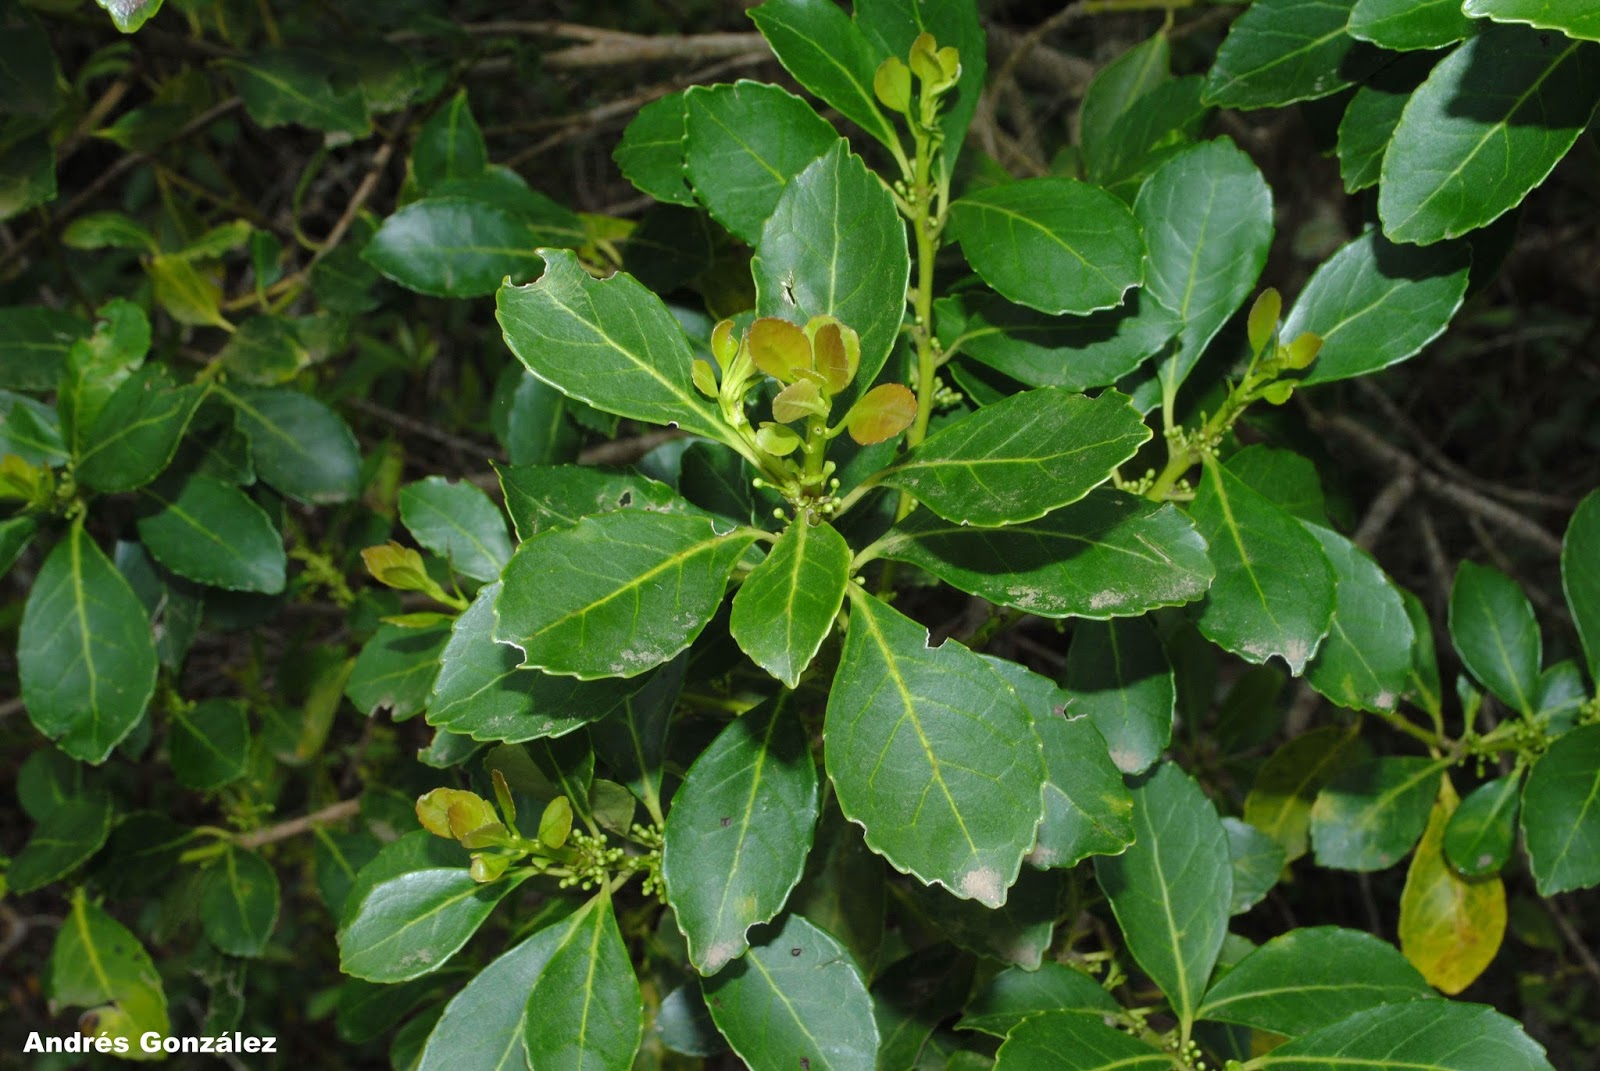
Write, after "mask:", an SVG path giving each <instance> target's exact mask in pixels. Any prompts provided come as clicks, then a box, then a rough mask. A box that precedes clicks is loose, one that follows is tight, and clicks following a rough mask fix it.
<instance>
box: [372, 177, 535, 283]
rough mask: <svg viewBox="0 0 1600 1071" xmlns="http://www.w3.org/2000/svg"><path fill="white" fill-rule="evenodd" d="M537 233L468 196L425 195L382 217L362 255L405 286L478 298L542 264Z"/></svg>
mask: <svg viewBox="0 0 1600 1071" xmlns="http://www.w3.org/2000/svg"><path fill="white" fill-rule="evenodd" d="M540 244H542V242H541V240H540V236H539V235H538V233H537V232H535V230H534V228H533V227H531V226H529V225H528V224H527V223H526V222H524V221H523V220H522V219H519V218H518V217H517V216H516V215H515V214H514V213H512V212H509V211H507V210H506V209H504V208H501V207H499V206H497V205H493V204H490V203H488V202H487V201H479V200H474V199H471V198H467V197H425V198H423V199H422V200H420V201H413V202H411V203H410V204H408V205H406V206H405V207H403V208H401V209H400V210H399V211H398V212H396V213H395V214H394V215H392V216H390V217H389V218H388V219H386V220H384V221H383V226H381V227H379V228H378V233H377V234H375V235H373V236H372V241H370V242H368V243H367V245H366V248H365V249H364V250H362V253H361V257H362V259H363V260H365V261H366V262H367V263H368V264H371V265H372V266H373V267H374V268H377V269H378V270H379V271H380V272H382V273H383V274H384V275H386V276H388V277H389V278H390V279H393V280H394V281H395V282H397V283H399V284H400V285H401V286H403V287H406V288H407V289H409V290H415V291H417V292H418V293H420V294H430V295H432V296H434V297H483V296H485V295H488V294H492V293H494V292H495V290H496V289H497V288H498V287H499V286H500V285H501V280H503V279H506V278H507V277H510V278H511V280H512V281H513V282H522V281H524V280H527V279H531V278H533V277H534V276H536V275H538V274H539V269H540V268H541V267H543V265H544V262H543V261H542V260H541V259H540V257H539V254H537V253H536V252H534V249H535V247H537V246H539V245H540Z"/></svg>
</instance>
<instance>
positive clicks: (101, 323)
mask: <svg viewBox="0 0 1600 1071" xmlns="http://www.w3.org/2000/svg"><path fill="white" fill-rule="evenodd" d="M149 351H150V320H149V318H148V317H146V316H145V314H144V310H143V309H141V308H140V307H139V306H137V305H134V304H132V303H130V302H128V301H124V300H123V299H121V298H113V299H112V300H110V301H108V302H106V303H105V304H104V305H103V306H101V307H100V310H99V312H98V314H97V319H96V322H95V327H94V333H93V334H92V335H90V336H89V337H88V338H85V339H80V340H78V341H77V342H75V343H73V345H72V348H71V349H70V350H68V351H67V368H66V371H65V373H64V374H63V375H62V377H61V384H60V388H59V390H58V392H57V397H56V408H57V409H58V410H60V413H61V429H62V432H63V433H64V435H65V437H66V441H67V445H68V447H69V448H70V450H71V452H72V453H73V454H74V455H76V454H79V453H81V452H82V450H83V448H84V446H85V445H86V443H87V442H88V437H89V432H90V429H92V428H93V427H94V422H95V418H96V417H98V416H99V415H100V411H101V410H102V409H104V408H105V407H106V403H107V402H108V401H110V399H111V396H112V395H113V394H115V393H116V390H117V388H118V387H119V386H121V385H122V383H123V382H124V381H125V380H126V379H127V378H128V377H129V376H131V375H133V373H134V372H135V371H137V370H138V368H139V367H140V366H141V365H142V364H143V363H144V359H145V355H146V354H147V353H148V352H149Z"/></svg>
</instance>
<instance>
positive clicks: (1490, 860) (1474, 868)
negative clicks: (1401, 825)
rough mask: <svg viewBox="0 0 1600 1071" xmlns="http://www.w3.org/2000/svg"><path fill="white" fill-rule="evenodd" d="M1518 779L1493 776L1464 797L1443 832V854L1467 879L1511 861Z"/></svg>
mask: <svg viewBox="0 0 1600 1071" xmlns="http://www.w3.org/2000/svg"><path fill="white" fill-rule="evenodd" d="M1521 785H1522V779H1521V778H1520V777H1497V778H1495V779H1494V780H1493V781H1487V782H1485V783H1484V784H1481V785H1479V786H1478V787H1477V788H1475V789H1473V790H1472V791H1471V792H1470V793H1468V794H1467V798H1466V799H1464V800H1462V801H1461V806H1459V807H1457V808H1456V811H1455V813H1454V814H1452V815H1451V816H1450V824H1449V825H1448V826H1446V827H1445V831H1444V854H1445V857H1446V858H1447V859H1449V860H1450V865H1451V866H1453V867H1455V868H1456V870H1458V871H1460V872H1461V873H1462V874H1463V875H1464V876H1466V877H1469V878H1477V877H1483V876H1485V875H1487V874H1495V873H1498V872H1499V871H1500V869H1501V868H1502V867H1504V866H1505V865H1506V861H1507V860H1508V859H1510V858H1511V845H1512V843H1513V842H1514V841H1515V840H1516V836H1517V831H1516V824H1517V789H1518V788H1520V787H1521Z"/></svg>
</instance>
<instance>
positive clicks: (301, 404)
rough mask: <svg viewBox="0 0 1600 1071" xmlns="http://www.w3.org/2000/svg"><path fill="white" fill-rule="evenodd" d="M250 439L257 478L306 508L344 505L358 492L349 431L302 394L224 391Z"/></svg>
mask: <svg viewBox="0 0 1600 1071" xmlns="http://www.w3.org/2000/svg"><path fill="white" fill-rule="evenodd" d="M222 393H223V396H224V397H225V398H226V399H227V400H228V401H229V402H230V403H232V405H233V407H234V408H235V409H236V410H238V414H239V418H238V419H239V429H240V430H241V431H243V432H244V433H245V435H246V436H248V437H249V439H250V459H251V461H252V462H253V463H254V465H255V470H256V474H257V475H258V476H260V477H261V479H262V480H264V481H265V482H266V483H268V484H270V485H272V487H273V488H275V489H276V490H278V491H281V492H283V493H284V494H285V495H287V496H289V497H290V498H292V499H295V500H296V501H299V502H304V503H306V504H307V505H322V504H326V503H330V502H345V501H348V500H349V499H351V498H354V497H355V495H356V492H357V491H359V490H360V489H361V454H360V451H359V450H358V449H357V448H356V437H355V436H354V435H353V434H351V432H350V426H349V425H348V424H346V423H345V422H344V420H343V419H341V418H340V416H339V415H338V414H337V413H335V412H334V411H333V410H332V409H329V408H328V407H327V406H326V405H324V404H323V403H322V402H320V401H318V400H317V399H315V398H313V397H311V396H310V395H307V394H301V393H300V392H299V391H296V390H288V389H286V388H281V387H276V388H267V389H263V390H244V391H237V392H234V391H223V392H222Z"/></svg>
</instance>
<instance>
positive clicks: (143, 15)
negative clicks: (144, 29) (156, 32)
mask: <svg viewBox="0 0 1600 1071" xmlns="http://www.w3.org/2000/svg"><path fill="white" fill-rule="evenodd" d="M95 3H97V4H99V5H100V7H101V8H103V9H104V10H105V12H106V14H108V15H110V16H111V22H112V24H113V25H115V26H116V28H117V29H119V30H121V31H122V32H123V33H133V32H134V31H135V30H137V29H138V28H139V27H141V26H143V25H144V24H145V23H146V22H148V21H149V19H150V16H152V15H154V14H155V13H156V12H157V11H160V10H161V0H95Z"/></svg>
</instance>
